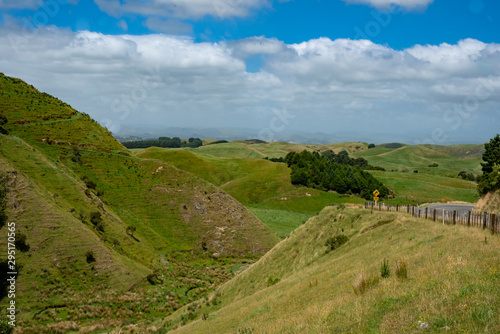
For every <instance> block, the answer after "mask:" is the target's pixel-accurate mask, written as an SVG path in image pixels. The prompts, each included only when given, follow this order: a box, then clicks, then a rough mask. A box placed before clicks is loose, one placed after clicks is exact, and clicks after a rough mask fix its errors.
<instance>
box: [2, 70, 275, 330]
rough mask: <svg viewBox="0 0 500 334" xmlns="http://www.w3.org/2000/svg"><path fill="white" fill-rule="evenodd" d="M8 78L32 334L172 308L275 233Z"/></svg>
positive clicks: (115, 322) (5, 87)
mask: <svg viewBox="0 0 500 334" xmlns="http://www.w3.org/2000/svg"><path fill="white" fill-rule="evenodd" d="M0 85H1V90H0V92H1V95H0V105H1V106H2V109H1V110H2V112H3V113H4V114H5V116H6V117H7V119H8V123H7V124H6V125H5V126H4V127H5V128H6V129H7V130H8V131H9V133H10V135H0V172H3V171H7V172H8V173H9V175H11V179H12V181H11V182H12V185H11V188H12V191H11V193H10V194H9V196H10V197H9V201H10V202H9V203H10V210H9V220H12V221H15V222H16V225H17V228H18V231H19V232H22V233H23V234H25V235H26V237H27V241H28V243H29V244H30V250H29V251H28V252H26V253H20V254H19V263H20V264H21V265H22V269H21V270H20V276H19V278H18V282H17V284H18V288H19V291H20V292H21V293H20V294H19V295H18V297H17V302H18V304H19V305H20V306H19V307H20V308H21V312H20V313H19V314H20V315H19V318H18V320H19V321H20V324H19V325H20V328H24V329H25V330H26V332H33V333H43V332H46V333H55V332H66V331H67V330H68V328H67V327H68V326H69V327H71V328H73V329H75V328H76V329H78V328H83V327H85V328H86V329H85V330H87V331H93V329H94V330H97V329H99V328H101V329H105V328H112V327H115V326H119V325H121V324H122V323H123V322H124V321H126V322H129V323H134V322H137V321H140V320H141V319H149V320H151V319H154V318H155V317H160V316H165V315H166V314H168V313H170V312H172V311H173V310H175V309H177V308H179V307H180V306H181V305H183V304H184V303H186V302H188V301H189V300H190V299H191V298H195V297H196V296H202V295H203V294H205V293H207V292H208V291H210V290H211V289H213V288H214V287H215V286H217V285H218V284H220V283H221V282H223V281H225V280H227V279H229V278H230V277H232V275H233V267H234V266H235V265H238V264H240V263H241V262H242V261H243V262H245V263H247V262H249V261H250V262H251V261H255V259H256V258H258V257H259V256H261V255H262V254H264V253H265V252H266V251H268V250H269V249H270V248H271V247H272V246H273V245H274V244H276V243H277V242H278V240H279V239H278V237H277V236H276V234H275V233H273V232H272V231H271V230H270V229H269V228H267V227H266V226H265V225H263V224H262V222H260V221H259V220H258V219H257V218H256V217H255V216H254V215H252V214H251V213H250V212H249V211H248V210H247V209H246V208H245V207H244V206H242V205H241V204H240V203H239V202H237V201H236V200H235V199H234V198H232V197H231V196H230V195H228V194H227V193H225V192H224V191H223V190H221V189H220V188H218V187H216V186H214V185H213V184H210V183H208V182H207V181H204V180H202V179H200V178H198V177H196V176H194V175H192V174H190V173H187V172H185V171H182V170H180V169H178V168H175V167H173V166H171V165H169V164H166V163H163V162H161V161H158V160H148V159H142V158H137V157H133V156H131V154H130V153H129V151H127V150H125V149H124V148H123V147H122V146H121V145H120V144H119V143H118V142H116V141H115V140H114V138H113V137H112V136H111V134H110V133H109V132H108V131H107V130H105V129H103V128H102V127H100V126H99V125H98V124H97V123H96V122H94V121H93V120H91V119H90V118H89V117H88V116H86V115H83V114H80V113H78V112H76V111H74V110H73V109H72V108H71V107H69V106H68V105H66V104H64V103H62V102H60V101H59V100H57V99H55V98H52V97H50V96H48V95H47V94H44V93H39V92H38V91H36V90H35V89H34V88H33V87H31V86H29V85H27V84H25V83H23V82H22V81H20V80H18V79H13V78H9V77H5V76H3V75H2V76H0ZM14 180H15V181H14ZM99 216H100V219H98V218H99ZM2 233H6V227H4V228H3V232H2ZM5 242H6V240H5V239H4V240H0V245H2V249H5V248H6V244H5ZM89 252H92V256H90V257H89V256H88V254H89ZM54 291H56V292H57V293H54ZM5 302H8V301H7V300H6V299H4V300H3V301H2V302H1V303H2V307H3V306H4V303H5ZM27 328H32V329H31V330H28V329H27ZM92 328H93V329H92Z"/></svg>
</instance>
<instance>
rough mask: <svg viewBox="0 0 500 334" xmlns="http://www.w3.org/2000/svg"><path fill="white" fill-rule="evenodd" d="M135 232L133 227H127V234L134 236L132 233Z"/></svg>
mask: <svg viewBox="0 0 500 334" xmlns="http://www.w3.org/2000/svg"><path fill="white" fill-rule="evenodd" d="M136 230H137V228H136V227H135V226H127V234H128V235H131V236H134V232H135V231H136Z"/></svg>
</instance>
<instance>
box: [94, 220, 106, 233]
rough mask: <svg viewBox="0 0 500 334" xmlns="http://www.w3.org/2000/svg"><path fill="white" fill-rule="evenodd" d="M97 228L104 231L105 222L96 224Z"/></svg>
mask: <svg viewBox="0 0 500 334" xmlns="http://www.w3.org/2000/svg"><path fill="white" fill-rule="evenodd" d="M95 229H96V230H97V231H99V232H104V223H103V222H100V223H99V224H97V225H96V226H95Z"/></svg>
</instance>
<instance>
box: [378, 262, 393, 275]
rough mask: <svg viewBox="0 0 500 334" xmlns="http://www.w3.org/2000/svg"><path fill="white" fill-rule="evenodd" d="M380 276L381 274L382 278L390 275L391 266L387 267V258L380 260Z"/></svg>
mask: <svg viewBox="0 0 500 334" xmlns="http://www.w3.org/2000/svg"><path fill="white" fill-rule="evenodd" d="M380 276H382V278H387V277H389V276H391V268H390V267H389V261H388V260H387V259H384V261H382V265H381V266H380Z"/></svg>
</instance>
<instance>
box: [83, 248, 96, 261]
mask: <svg viewBox="0 0 500 334" xmlns="http://www.w3.org/2000/svg"><path fill="white" fill-rule="evenodd" d="M85 257H86V258H87V263H92V262H95V257H94V252H93V251H91V250H88V251H87V253H85Z"/></svg>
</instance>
